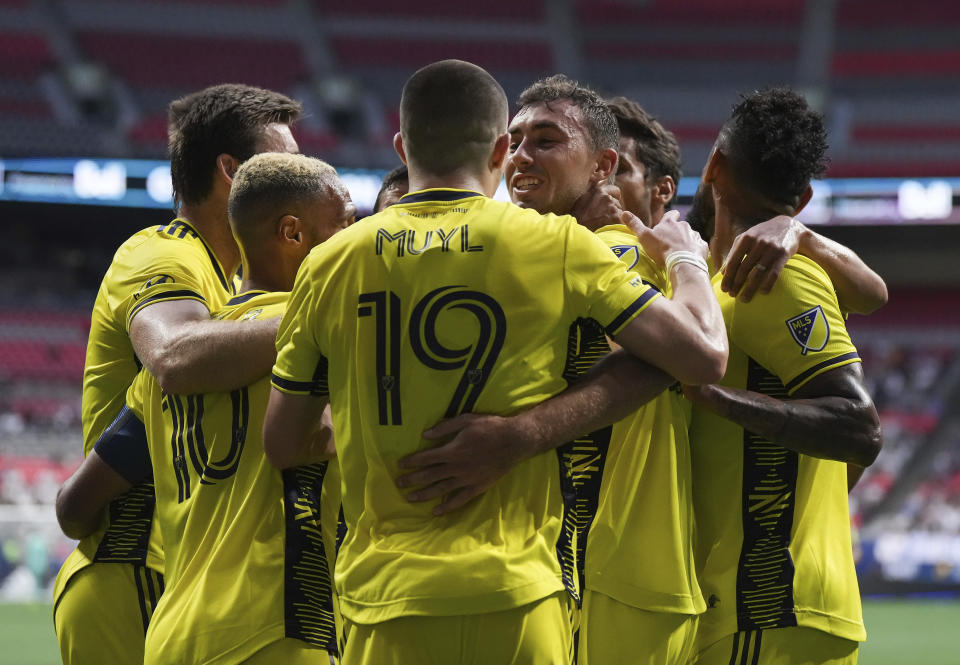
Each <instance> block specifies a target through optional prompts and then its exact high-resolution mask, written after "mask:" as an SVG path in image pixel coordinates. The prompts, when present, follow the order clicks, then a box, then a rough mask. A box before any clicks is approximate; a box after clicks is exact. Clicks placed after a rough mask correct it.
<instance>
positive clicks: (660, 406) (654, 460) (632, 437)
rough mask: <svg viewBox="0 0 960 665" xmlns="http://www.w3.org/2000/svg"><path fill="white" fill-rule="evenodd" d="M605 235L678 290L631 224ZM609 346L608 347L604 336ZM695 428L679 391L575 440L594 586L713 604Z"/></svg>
mask: <svg viewBox="0 0 960 665" xmlns="http://www.w3.org/2000/svg"><path fill="white" fill-rule="evenodd" d="M596 234H597V236H598V237H599V238H600V239H601V240H603V241H604V242H605V243H606V244H607V245H608V246H609V247H610V249H612V250H613V253H614V254H615V255H617V256H618V257H619V258H620V260H621V261H623V262H624V263H625V264H626V265H627V267H628V269H629V270H631V271H632V272H634V273H635V274H637V275H639V276H640V277H641V278H642V279H643V280H644V282H646V283H647V284H650V285H651V286H653V287H655V288H656V289H658V290H659V291H661V292H662V293H664V294H667V295H671V294H672V286H671V283H670V279H669V276H668V275H667V273H666V270H665V269H664V268H661V267H659V266H658V265H657V264H656V263H655V262H654V261H653V259H651V258H650V257H649V256H648V255H647V254H646V252H644V250H643V248H642V247H641V246H640V243H639V241H638V240H637V238H636V236H635V235H634V234H633V233H632V232H631V231H630V230H629V229H628V228H627V227H626V226H623V225H615V226H605V227H603V228H601V229H598V230H597V232H596ZM601 344H602V345H603V346H604V348H605V347H606V342H605V340H604V339H602V337H601V338H600V339H598V340H597V341H596V345H597V346H599V345H601ZM584 369H585V368H584ZM689 424H690V403H689V402H688V401H687V400H686V399H685V398H684V397H683V395H682V394H681V393H680V392H679V389H678V387H676V388H672V389H670V390H667V391H664V392H663V393H662V394H661V395H659V396H658V397H656V398H655V399H653V400H652V401H650V402H649V403H647V404H645V405H644V406H643V407H641V408H640V409H638V410H637V411H636V412H634V413H632V414H631V415H630V416H628V417H626V418H624V419H623V420H621V421H619V422H617V423H615V424H614V425H613V426H612V427H609V428H604V429H603V430H599V431H597V432H594V433H592V434H591V435H590V436H589V437H584V439H583V440H578V441H577V442H575V447H574V451H575V454H574V460H575V461H574V464H573V466H574V470H575V473H574V487H575V491H576V494H577V506H578V508H579V509H580V514H579V515H578V519H577V524H578V527H579V529H580V534H578V540H580V541H582V540H583V539H584V538H583V537H584V536H586V538H585V540H586V552H585V556H584V555H583V554H581V561H580V566H581V567H583V568H585V576H586V586H587V588H589V589H593V590H594V591H599V592H600V593H602V594H604V595H607V596H609V597H611V598H614V599H616V600H618V601H619V602H621V603H624V604H627V605H631V606H633V607H638V608H640V609H644V610H647V611H651V612H675V613H683V614H697V613H699V612H702V611H703V610H704V609H705V608H706V606H705V604H704V602H703V597H702V596H701V595H700V587H699V585H698V583H697V578H696V573H695V571H694V564H693V503H692V495H691V488H690V481H691V478H690V476H691V469H690V443H689V438H688V431H687V430H688V427H689ZM591 509H592V510H594V511H595V515H591V514H590V510H591ZM575 512H576V511H575ZM591 518H592V519H591ZM582 546H583V544H582V542H581V547H582Z"/></svg>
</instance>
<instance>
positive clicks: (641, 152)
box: [607, 97, 683, 226]
mask: <svg viewBox="0 0 960 665" xmlns="http://www.w3.org/2000/svg"><path fill="white" fill-rule="evenodd" d="M607 106H608V107H609V108H610V112H611V113H613V115H614V117H615V118H616V119H617V126H618V127H619V128H620V146H619V153H620V154H619V161H618V163H617V176H616V180H615V182H616V185H617V187H619V188H620V193H621V196H622V199H623V207H624V208H625V209H626V210H629V211H631V212H632V213H633V214H635V215H636V216H637V217H639V218H640V219H641V220H643V223H644V224H648V225H650V226H653V225H655V224H656V223H657V222H659V221H660V218H661V217H663V213H664V212H665V211H666V210H669V209H670V206H671V204H672V203H673V201H674V199H675V198H676V196H677V187H678V186H679V184H680V177H681V176H682V175H683V168H682V161H681V157H680V144H679V143H677V138H676V137H675V136H674V135H673V132H670V131H667V129H665V128H664V126H663V125H661V124H660V123H659V122H658V121H657V119H656V118H654V117H653V116H652V115H650V114H649V113H647V112H646V111H645V110H644V109H643V107H642V106H640V105H639V104H637V103H636V102H635V101H633V100H632V99H627V98H626V97H614V98H613V99H610V100H607Z"/></svg>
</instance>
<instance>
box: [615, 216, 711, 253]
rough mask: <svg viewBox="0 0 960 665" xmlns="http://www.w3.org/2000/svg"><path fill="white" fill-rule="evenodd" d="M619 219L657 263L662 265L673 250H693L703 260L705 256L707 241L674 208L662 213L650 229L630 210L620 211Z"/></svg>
mask: <svg viewBox="0 0 960 665" xmlns="http://www.w3.org/2000/svg"><path fill="white" fill-rule="evenodd" d="M621 220H622V222H623V223H624V224H626V225H627V226H628V227H630V230H631V231H633V232H634V233H635V234H636V236H637V239H638V240H639V241H640V244H641V245H643V250H644V251H645V252H646V253H647V254H648V255H649V256H650V258H652V259H653V260H654V261H656V262H657V264H658V265H661V266H662V265H664V263H665V262H666V259H667V256H668V255H669V254H671V253H673V252H680V251H686V252H693V253H694V254H696V255H697V256H699V257H701V258H703V259H704V260H706V258H707V249H708V248H707V243H705V242H704V241H703V238H701V237H700V234H698V233H697V232H696V231H694V230H693V229H691V228H690V225H689V224H687V223H686V222H685V221H684V220H682V219H680V213H678V212H677V211H676V210H671V211H670V212H668V213H666V214H664V216H663V218H662V219H661V220H660V221H659V222H658V223H657V225H656V226H655V227H653V228H652V229H651V228H648V227H647V226H645V225H644V224H643V222H641V221H640V219H639V218H638V217H637V216H636V215H634V214H633V213H630V212H624V213H622V217H621Z"/></svg>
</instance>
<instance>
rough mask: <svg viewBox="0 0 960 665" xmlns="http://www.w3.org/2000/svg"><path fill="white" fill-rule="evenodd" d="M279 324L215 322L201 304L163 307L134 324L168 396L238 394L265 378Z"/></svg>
mask: <svg viewBox="0 0 960 665" xmlns="http://www.w3.org/2000/svg"><path fill="white" fill-rule="evenodd" d="M278 325H279V319H266V320H263V321H256V320H254V321H215V320H211V319H210V313H209V311H208V310H207V308H206V306H205V305H203V304H202V303H200V302H197V301H195V300H170V301H163V302H158V303H155V304H153V305H150V306H149V307H145V308H143V309H142V310H140V311H139V312H138V313H137V314H136V315H135V316H134V318H133V320H132V321H131V322H130V341H131V343H132V344H133V349H134V352H135V353H136V354H137V357H138V358H139V359H140V362H141V363H143V365H144V367H146V368H147V371H149V372H150V373H151V374H152V375H153V376H154V377H156V379H157V382H158V383H159V384H160V387H161V388H163V389H164V390H165V391H166V392H168V393H178V394H185V393H205V392H215V391H223V390H234V389H236V388H240V387H242V386H245V385H249V384H250V383H252V382H253V381H256V380H257V379H259V378H261V377H263V376H265V375H266V374H268V373H269V372H270V367H271V366H272V365H273V361H274V358H275V357H276V349H275V347H274V340H275V338H276V333H277V326H278Z"/></svg>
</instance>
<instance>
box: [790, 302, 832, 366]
mask: <svg viewBox="0 0 960 665" xmlns="http://www.w3.org/2000/svg"><path fill="white" fill-rule="evenodd" d="M786 324H787V328H788V329H789V330H790V336H791V337H793V341H795V342H796V343H797V344H799V345H800V355H804V356H805V355H807V351H823V350H824V349H825V348H826V346H827V342H828V341H829V340H830V324H829V323H827V317H826V315H825V314H824V313H823V308H821V307H820V305H817V306H816V307H814V308H812V309H808V310H807V311H806V312H803V313H802V314H797V315H796V316H794V317H793V318H790V319H787V320H786Z"/></svg>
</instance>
